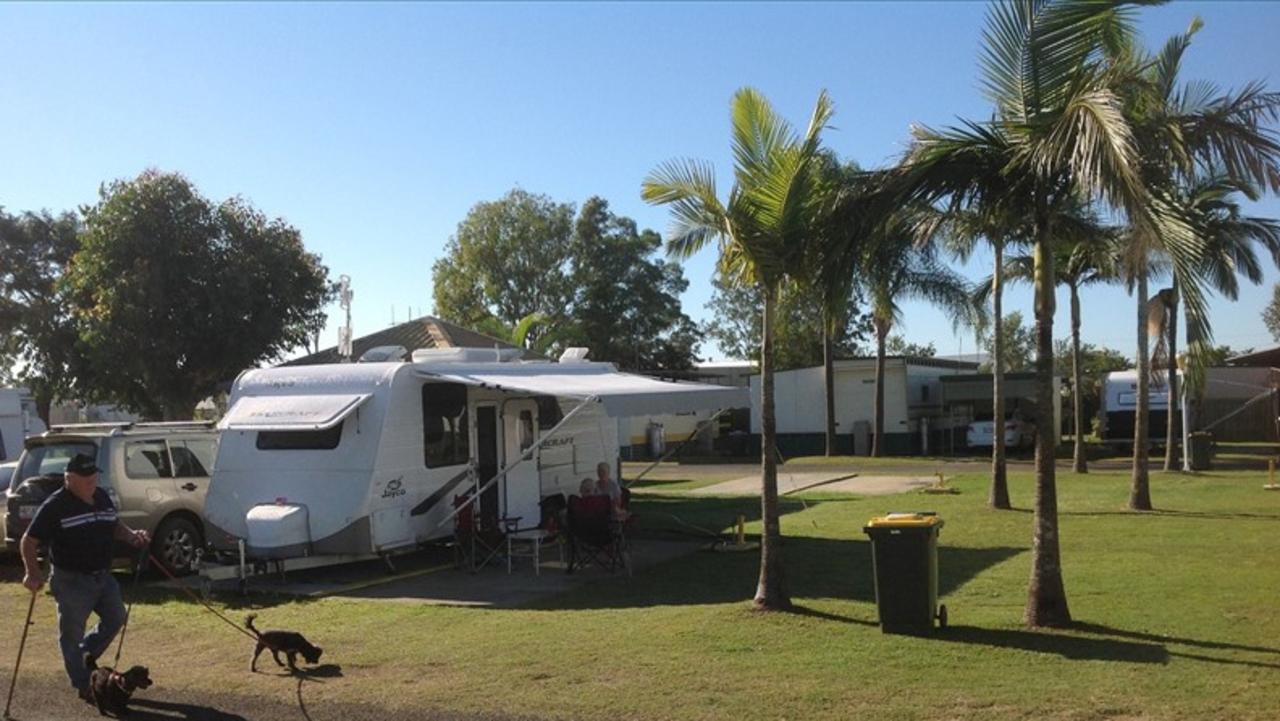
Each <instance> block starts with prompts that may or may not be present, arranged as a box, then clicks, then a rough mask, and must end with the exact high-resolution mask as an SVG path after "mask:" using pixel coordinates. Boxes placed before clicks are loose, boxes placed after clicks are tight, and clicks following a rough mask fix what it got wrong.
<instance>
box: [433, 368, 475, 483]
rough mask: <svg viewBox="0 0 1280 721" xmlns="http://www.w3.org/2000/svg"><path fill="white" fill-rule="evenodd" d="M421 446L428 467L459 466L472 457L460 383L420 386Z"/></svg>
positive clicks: (463, 391)
mask: <svg viewBox="0 0 1280 721" xmlns="http://www.w3.org/2000/svg"><path fill="white" fill-rule="evenodd" d="M422 445H423V449H424V453H423V455H424V459H423V460H424V462H425V463H426V465H427V468H441V467H443V466H458V465H462V464H464V463H467V462H468V461H469V460H470V459H471V436H470V434H469V433H468V429H467V387H466V386H464V385H462V384H461V383H426V384H424V385H423V386H422Z"/></svg>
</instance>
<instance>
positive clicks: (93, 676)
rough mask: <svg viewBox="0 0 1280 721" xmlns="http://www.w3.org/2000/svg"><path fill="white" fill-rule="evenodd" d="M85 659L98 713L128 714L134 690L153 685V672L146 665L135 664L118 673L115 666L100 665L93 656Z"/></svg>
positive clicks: (91, 691) (104, 714) (91, 692)
mask: <svg viewBox="0 0 1280 721" xmlns="http://www.w3.org/2000/svg"><path fill="white" fill-rule="evenodd" d="M85 660H86V661H87V663H88V666H89V670H90V672H91V673H90V674H89V692H90V694H91V696H92V697H93V703H94V704H95V705H96V706H97V707H98V713H99V714H101V715H103V716H106V715H107V712H108V711H110V712H111V713H113V714H115V715H116V716H125V715H127V714H128V713H129V699H130V698H132V697H133V692H134V691H137V690H138V689H140V688H150V686H151V673H150V672H149V671H148V670H147V667H146V666H134V667H133V668H131V669H129V670H128V671H125V672H124V673H118V672H117V671H116V670H115V669H114V668H108V667H106V666H98V665H97V664H96V663H94V661H93V659H91V658H89V659H85Z"/></svg>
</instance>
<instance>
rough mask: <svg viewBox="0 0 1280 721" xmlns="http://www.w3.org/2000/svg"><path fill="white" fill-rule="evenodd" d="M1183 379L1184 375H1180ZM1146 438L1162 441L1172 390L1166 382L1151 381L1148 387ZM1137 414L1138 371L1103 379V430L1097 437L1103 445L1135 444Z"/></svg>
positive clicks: (1118, 372)
mask: <svg viewBox="0 0 1280 721" xmlns="http://www.w3.org/2000/svg"><path fill="white" fill-rule="evenodd" d="M1179 377H1181V373H1179ZM1148 389H1149V391H1148V394H1147V397H1148V398H1149V399H1150V400H1149V405H1148V414H1147V437H1148V438H1150V439H1151V440H1152V441H1157V442H1163V441H1164V438H1165V433H1166V429H1165V423H1166V422H1167V421H1166V420H1165V416H1166V415H1167V414H1168V411H1169V388H1168V386H1166V385H1165V384H1164V383H1156V382H1154V381H1153V382H1151V383H1150V384H1149V386H1148ZM1137 412H1138V372H1137V371H1136V370H1127V371H1112V372H1111V373H1108V374H1106V375H1105V376H1103V381H1102V412H1101V413H1100V414H1099V415H1100V416H1101V420H1102V427H1101V429H1100V433H1099V434H1098V437H1099V438H1100V439H1102V441H1103V442H1104V443H1109V444H1113V445H1128V446H1132V445H1133V424H1134V422H1135V417H1136V416H1137Z"/></svg>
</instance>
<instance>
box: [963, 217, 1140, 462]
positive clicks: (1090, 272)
mask: <svg viewBox="0 0 1280 721" xmlns="http://www.w3.org/2000/svg"><path fill="white" fill-rule="evenodd" d="M1055 221H1056V222H1055V227H1056V228H1057V241H1058V242H1057V243H1056V244H1055V245H1054V261H1053V264H1054V268H1055V269H1057V270H1058V273H1057V281H1058V284H1059V285H1064V286H1066V287H1067V290H1068V292H1069V293H1070V299H1071V300H1070V304H1071V407H1072V418H1073V426H1074V427H1073V429H1072V432H1073V434H1074V436H1075V448H1074V452H1073V453H1072V471H1074V472H1075V473H1088V472H1089V464H1088V460H1087V459H1086V457H1085V446H1084V396H1083V395H1082V393H1081V390H1082V389H1083V387H1084V375H1083V368H1082V365H1083V360H1082V358H1081V355H1080V325H1081V323H1082V320H1083V319H1082V317H1081V314H1080V290H1081V289H1082V288H1085V287H1088V286H1091V285H1095V284H1098V283H1112V282H1115V281H1116V279H1117V269H1116V262H1117V257H1118V255H1119V245H1118V234H1117V230H1116V229H1115V228H1111V227H1107V226H1104V225H1103V224H1102V223H1101V220H1100V219H1099V218H1098V216H1097V214H1096V213H1094V212H1092V211H1091V210H1089V209H1087V208H1085V207H1084V206H1083V205H1081V204H1072V205H1069V206H1068V209H1067V212H1064V213H1061V214H1059V215H1058V216H1057V217H1056V219H1055ZM1004 275H1005V279H1006V280H1009V281H1026V282H1032V281H1033V280H1034V278H1035V258H1033V257H1032V256H1030V255H1017V256H1014V257H1012V258H1010V259H1009V261H1008V262H1007V263H1006V264H1005V266H1004ZM986 287H987V286H986V285H984V284H980V285H979V286H978V288H979V291H983V290H984V289H985V288H986ZM978 298H979V299H981V295H979V296H978Z"/></svg>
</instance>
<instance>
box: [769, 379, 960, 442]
mask: <svg viewBox="0 0 1280 721" xmlns="http://www.w3.org/2000/svg"><path fill="white" fill-rule="evenodd" d="M977 367H978V366H977V364H976V363H970V362H965V361H954V360H944V359H940V358H916V357H901V356H895V357H890V358H886V359H885V374H884V375H885V384H884V401H885V410H884V424H885V442H884V451H885V453H886V454H889V455H908V454H912V453H920V452H922V451H924V450H926V448H927V446H926V443H927V441H926V440H925V437H927V436H932V435H934V434H935V431H936V430H937V429H938V426H939V417H940V416H941V415H942V388H941V381H940V379H941V378H942V377H943V376H949V375H957V374H962V373H973V372H974V371H975V370H977ZM822 375H823V369H822V366H814V367H812V368H798V369H795V370H788V371H779V372H777V373H775V374H774V405H775V409H776V412H777V421H778V450H779V452H781V453H782V455H783V456H807V455H820V454H822V453H823V452H824V451H825V447H826V423H827V419H826V407H827V406H826V394H825V390H824V383H823V377H822ZM875 379H876V359H875V358H855V359H852V360H841V361H836V362H835V415H836V434H837V440H836V450H837V452H839V453H854V454H857V455H865V454H867V453H869V452H870V448H871V429H872V426H873V425H874V419H875V393H876V387H875ZM751 434H752V437H753V438H754V439H756V441H757V446H758V439H759V437H760V376H759V375H753V376H751Z"/></svg>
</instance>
